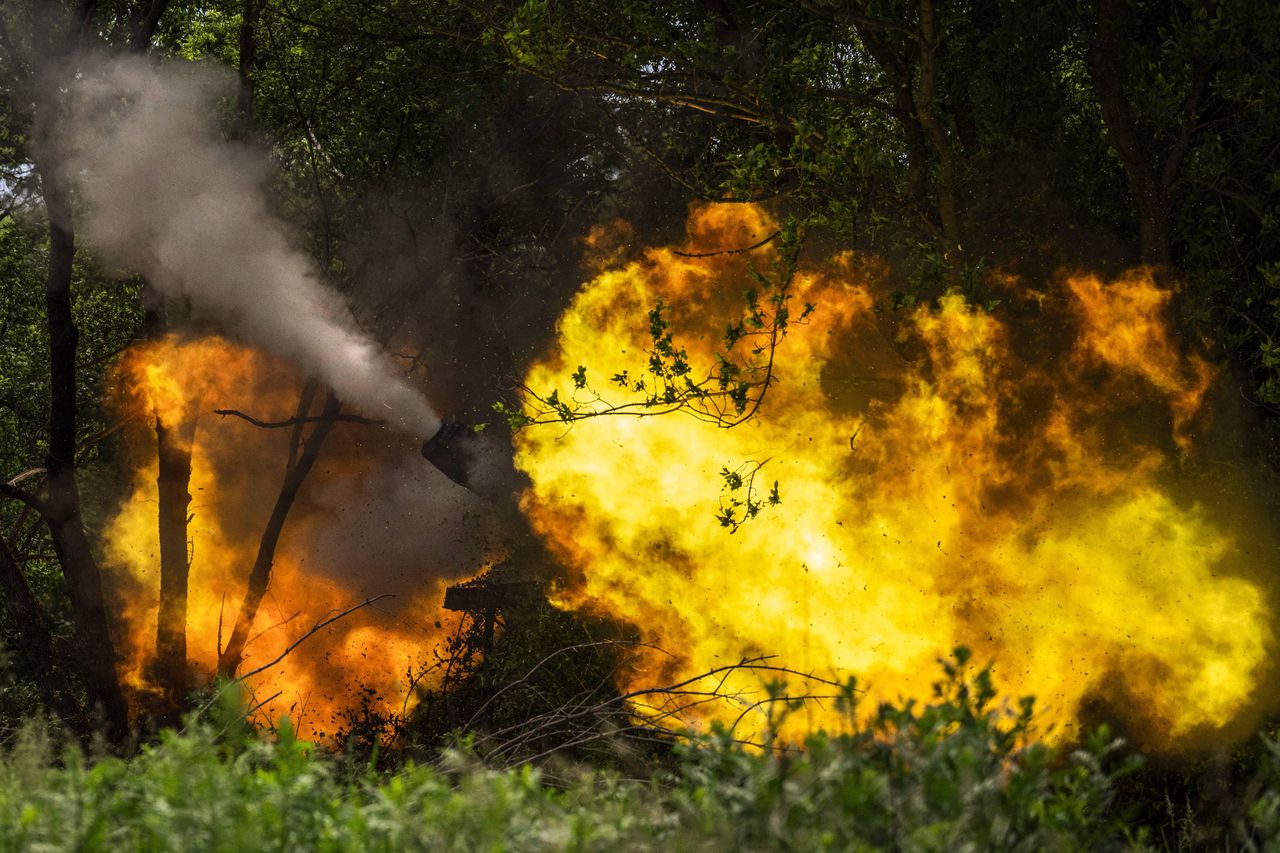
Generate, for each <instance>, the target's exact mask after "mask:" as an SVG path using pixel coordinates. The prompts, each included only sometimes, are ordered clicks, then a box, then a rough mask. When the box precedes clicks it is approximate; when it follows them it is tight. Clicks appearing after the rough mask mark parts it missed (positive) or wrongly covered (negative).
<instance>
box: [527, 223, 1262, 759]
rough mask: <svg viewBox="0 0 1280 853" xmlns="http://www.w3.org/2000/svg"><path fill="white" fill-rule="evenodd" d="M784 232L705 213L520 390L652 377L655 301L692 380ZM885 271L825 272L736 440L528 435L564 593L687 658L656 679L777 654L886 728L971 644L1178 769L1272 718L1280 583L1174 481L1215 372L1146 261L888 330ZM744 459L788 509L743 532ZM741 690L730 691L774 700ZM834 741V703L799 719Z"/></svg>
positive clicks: (620, 420) (639, 423) (682, 427)
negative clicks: (854, 689) (1167, 756)
mask: <svg viewBox="0 0 1280 853" xmlns="http://www.w3.org/2000/svg"><path fill="white" fill-rule="evenodd" d="M777 227H778V226H777V223H775V222H773V221H772V220H771V219H770V218H769V217H768V215H767V214H765V213H764V212H762V211H761V210H760V209H759V208H756V207H752V206H745V205H723V206H706V207H701V208H698V209H695V211H694V212H693V213H692V215H691V218H690V221H689V239H688V243H687V244H686V245H684V246H680V247H668V248H658V249H650V250H646V251H644V252H643V253H642V254H641V255H640V256H639V257H638V258H637V259H636V260H633V261H630V262H620V261H616V260H615V261H613V262H612V265H611V266H610V268H607V269H604V270H603V271H602V272H600V273H599V274H598V275H597V276H596V277H595V278H594V279H593V280H591V281H590V282H589V283H588V284H586V285H585V286H584V288H583V289H582V291H581V292H580V294H579V295H578V296H577V298H576V299H575V301H574V302H573V303H572V305H571V307H570V308H569V309H568V311H567V312H566V313H565V314H564V316H563V317H562V319H561V321H560V325H559V329H558V332H559V334H558V340H557V342H556V344H555V346H554V347H553V351H552V352H551V354H550V355H548V356H547V357H546V358H545V359H544V360H542V361H541V362H540V363H538V364H536V365H535V366H534V367H533V368H532V369H531V370H530V371H529V373H528V375H527V377H526V380H525V384H526V385H527V386H528V387H529V388H530V389H534V390H536V391H538V392H546V391H547V390H548V389H554V388H558V389H560V394H561V395H562V396H561V397H560V399H570V398H571V397H572V396H573V394H574V392H573V391H572V389H566V385H567V384H568V383H567V381H566V377H568V376H569V374H570V373H571V372H573V371H575V369H576V368H577V367H578V366H579V365H585V366H587V367H588V368H589V371H590V375H592V376H611V375H613V374H620V373H622V372H623V371H628V370H630V371H631V372H632V373H633V374H634V373H635V372H636V369H637V367H640V368H641V370H643V365H644V363H645V360H646V359H647V358H648V353H647V350H648V349H649V348H651V338H650V337H649V336H648V332H649V329H648V328H646V327H645V324H644V322H643V318H644V316H645V313H646V312H647V311H649V310H650V309H651V308H652V307H653V306H654V305H655V304H656V303H657V302H659V301H660V300H661V301H662V302H663V303H664V304H666V305H667V306H669V309H668V310H669V316H670V317H671V318H672V326H673V328H674V329H675V333H676V340H677V342H678V344H679V345H680V346H683V347H685V348H687V350H688V352H689V356H690V360H691V361H693V362H695V363H700V364H710V363H713V361H712V360H713V359H714V356H715V353H716V351H717V349H718V348H720V347H721V346H722V344H721V340H722V335H723V331H724V323H725V320H726V317H727V316H728V315H729V314H730V313H731V312H732V311H733V310H735V309H733V307H732V306H733V304H734V300H738V299H740V298H741V297H740V294H741V293H742V292H743V291H744V290H746V289H747V287H749V286H750V281H751V279H750V275H749V268H748V265H749V264H753V265H755V266H756V267H758V268H767V266H768V265H769V264H770V263H772V262H773V261H774V260H776V255H775V252H776V249H775V248H774V246H773V245H772V244H770V245H768V246H765V247H763V248H760V249H758V250H755V251H753V252H740V251H739V252H727V251H724V250H729V249H733V248H737V247H745V246H750V245H752V244H754V243H756V242H758V241H759V240H760V239H761V238H762V237H764V236H765V235H768V234H770V233H771V232H773V231H774V230H776V229H777ZM718 250H719V253H717V251H718ZM885 277H886V274H885V271H884V269H883V267H882V265H880V264H877V263H876V262H872V261H868V260H866V259H862V258H860V257H858V256H855V255H852V254H847V253H846V254H840V255H837V256H836V257H834V258H831V259H829V260H827V261H823V262H820V263H809V264H807V265H802V266H801V268H800V271H799V272H798V274H797V276H796V278H795V281H794V285H793V288H794V295H793V303H794V304H796V305H802V304H804V303H806V302H811V303H813V304H814V305H816V311H815V312H814V313H813V314H812V316H811V317H810V318H809V320H808V322H806V323H804V324H795V323H793V324H792V326H791V328H790V330H789V333H788V335H787V337H786V338H785V339H784V340H783V341H782V343H781V344H780V346H779V350H778V374H777V375H778V381H777V383H776V384H775V385H774V386H773V387H772V388H771V389H770V390H769V392H768V396H767V397H766V400H765V403H764V405H763V407H762V408H761V410H760V412H759V414H758V415H757V416H756V417H755V418H753V419H752V420H750V421H748V422H747V423H744V424H742V425H740V426H736V427H734V428H733V429H722V428H718V427H717V426H716V425H715V424H712V423H707V422H705V421H704V420H699V419H697V418H692V417H683V416H681V415H678V414H676V415H669V416H665V417H655V418H636V417H629V416H625V415H616V416H600V417H595V418H588V419H586V420H582V421H579V422H576V423H575V424H574V425H573V426H572V427H571V428H569V429H567V430H566V429H564V428H559V429H557V428H547V427H532V428H527V429H525V430H523V431H521V432H520V433H519V434H518V441H517V444H518V458H517V462H518V465H519V466H520V467H521V468H522V469H523V470H524V471H526V472H527V473H528V475H529V476H530V478H531V480H532V487H531V488H530V489H529V490H528V491H527V493H526V495H525V498H524V507H525V510H526V512H527V514H528V516H529V517H530V519H531V520H532V523H533V524H534V526H535V528H536V529H537V530H538V531H539V533H540V534H541V535H542V536H544V537H545V538H546V539H547V541H548V542H549V543H550V544H551V546H552V547H553V549H554V550H555V551H556V553H557V554H558V555H559V556H560V558H561V559H563V561H564V562H565V563H566V564H567V566H569V567H570V571H571V575H570V580H569V581H568V583H567V584H566V585H565V586H564V588H563V589H562V590H561V591H560V593H559V603H560V604H562V605H563V606H565V607H569V608H576V609H582V610H587V611H591V612H594V613H600V614H605V615H609V616H613V617H616V618H618V619H621V620H623V621H625V622H627V623H630V624H632V625H634V626H636V627H637V628H638V630H639V631H640V633H641V635H642V637H643V638H644V639H645V640H647V641H650V642H652V643H654V644H655V645H657V646H660V647H662V648H663V649H665V650H666V652H667V653H669V654H670V655H671V657H667V656H666V655H660V654H656V653H655V654H654V655H652V656H651V657H648V658H646V660H645V661H644V662H643V663H642V665H641V666H640V668H639V670H638V671H637V673H636V674H635V675H634V676H633V680H634V681H635V682H636V683H637V684H639V683H641V682H643V683H646V684H648V683H652V682H655V681H657V682H661V680H662V679H664V678H667V679H672V680H674V679H676V678H680V677H687V676H690V675H694V674H697V673H699V672H703V671H705V670H707V669H709V668H711V667H713V666H716V665H720V664H724V663H732V662H734V661H737V660H740V659H742V658H744V657H745V656H752V655H757V654H770V655H777V656H778V661H779V662H780V663H782V664H784V665H787V666H790V667H793V668H795V669H797V670H801V671H813V672H817V673H820V674H824V675H829V676H835V677H840V678H843V677H846V676H849V675H856V676H857V677H858V679H859V685H860V686H862V687H863V688H865V689H866V690H867V691H868V694H869V695H868V696H867V701H865V702H864V703H863V707H864V708H868V709H872V708H874V706H875V704H876V703H877V702H878V701H882V700H893V699H898V698H902V697H906V698H915V699H921V700H926V699H928V698H929V696H930V686H931V682H932V681H933V680H935V675H936V673H937V666H936V663H935V661H936V659H938V658H941V657H945V656H947V655H948V654H949V652H950V651H951V650H952V649H953V648H954V647H956V646H958V645H965V646H968V647H970V648H971V649H972V650H973V651H974V653H975V660H976V661H977V662H980V663H985V662H987V661H990V662H992V663H993V667H994V675H995V677H996V682H997V684H998V685H999V686H1000V687H1002V688H1003V689H1004V691H1005V695H1006V696H1007V697H1008V698H1010V699H1012V698H1016V697H1020V696H1023V695H1028V694H1031V695H1034V696H1035V697H1036V698H1037V706H1038V707H1039V708H1040V709H1041V720H1042V722H1045V723H1048V724H1051V725H1052V726H1053V728H1054V731H1056V732H1057V733H1058V735H1057V736H1060V737H1061V736H1070V733H1071V732H1073V731H1074V730H1075V729H1076V727H1078V726H1079V724H1080V723H1081V722H1082V721H1087V720H1089V719H1091V718H1092V717H1091V716H1090V715H1091V714H1097V713H1099V712H1101V713H1104V714H1106V715H1107V716H1110V717H1113V718H1114V717H1118V718H1119V719H1120V721H1121V722H1123V723H1125V724H1126V725H1127V727H1128V729H1129V730H1130V734H1131V736H1133V737H1135V738H1136V739H1137V740H1138V741H1139V743H1140V744H1141V745H1142V746H1144V747H1147V748H1150V749H1159V750H1182V749H1190V748H1194V747H1195V746H1196V744H1198V743H1202V742H1204V740H1205V738H1206V737H1207V736H1210V735H1211V736H1214V737H1221V736H1224V735H1225V734H1227V733H1229V732H1231V731H1235V730H1236V729H1237V728H1238V727H1239V726H1241V725H1244V724H1246V722H1249V723H1251V722H1254V721H1256V719H1257V717H1258V715H1259V714H1260V713H1261V712H1262V710H1263V709H1264V706H1266V705H1267V704H1268V703H1269V702H1270V700H1269V699H1266V700H1264V699H1263V698H1262V697H1261V695H1260V694H1261V690H1262V686H1261V685H1262V684H1263V683H1264V680H1265V678H1264V677H1265V675H1266V673H1267V672H1268V670H1269V666H1270V654H1271V650H1272V646H1273V642H1274V635H1273V628H1272V596H1273V594H1274V589H1273V586H1272V581H1271V580H1270V579H1269V575H1268V573H1269V572H1270V571H1271V569H1272V566H1271V565H1270V564H1265V565H1258V564H1257V561H1258V560H1259V559H1262V558H1260V557H1259V556H1258V549H1256V548H1253V549H1252V550H1250V548H1251V546H1250V543H1249V541H1248V538H1249V535H1250V534H1249V533H1248V532H1247V531H1245V530H1244V529H1242V528H1243V523H1242V522H1241V523H1234V522H1232V521H1231V520H1230V519H1229V518H1225V519H1224V513H1222V512H1215V511H1214V507H1212V506H1209V505H1207V504H1206V503H1205V502H1203V501H1199V500H1197V499H1196V498H1195V494H1196V489H1195V486H1194V484H1191V483H1189V482H1187V479H1188V478H1186V477H1184V476H1182V475H1180V473H1179V469H1180V468H1181V467H1183V465H1182V464H1181V463H1182V462H1185V460H1186V459H1188V458H1189V457H1188V455H1187V454H1190V453H1192V452H1193V448H1192V439H1193V436H1194V435H1195V434H1196V430H1197V428H1198V427H1199V426H1203V423H1204V422H1205V420H1206V417H1205V415H1204V413H1203V411H1202V409H1203V408H1205V407H1204V406H1203V405H1202V403H1203V402H1204V400H1205V397H1206V394H1207V392H1208V391H1209V390H1210V386H1211V382H1212V379H1213V375H1214V371H1213V370H1212V369H1211V368H1210V367H1209V365H1208V364H1207V363H1206V362H1205V361H1204V360H1203V359H1201V358H1200V357H1198V356H1196V355H1194V354H1188V353H1186V352H1184V351H1183V350H1181V349H1180V348H1179V346H1178V345H1177V344H1176V342H1175V338H1174V336H1173V335H1172V333H1171V332H1170V330H1169V327H1168V325H1167V322H1166V314H1167V308H1168V301H1169V299H1170V295H1169V293H1168V292H1167V291H1165V290H1162V289H1160V288H1159V287H1158V286H1157V285H1156V284H1155V282H1154V281H1153V279H1152V277H1151V276H1150V275H1149V274H1147V273H1146V272H1144V271H1135V272H1130V273H1127V274H1125V275H1122V276H1120V277H1118V278H1116V279H1115V280H1111V281H1106V280H1103V279H1101V278H1099V277H1097V276H1093V275H1065V276H1063V277H1062V279H1061V280H1060V281H1057V282H1055V283H1053V284H1052V285H1051V286H1047V287H1046V288H1045V289H1044V290H1042V291H1033V290H1031V289H1029V288H1026V287H1025V285H1022V284H1020V283H1018V282H1016V281H1012V280H1007V281H1005V282H1004V284H1003V285H1002V287H1003V288H1004V289H1003V292H1002V294H1001V296H1002V297H1003V300H1004V303H1003V304H1001V305H999V306H990V305H983V306H979V305H975V304H972V303H971V302H970V301H967V300H966V298H965V297H963V296H961V295H959V294H956V293H951V294H948V295H945V296H943V297H942V298H941V299H939V300H938V301H937V302H936V304H932V305H920V306H917V307H907V308H902V309H900V310H897V311H895V310H893V309H891V308H889V307H888V306H887V300H886V299H885V298H884V296H885V295H886V294H887V290H888V288H887V287H886V285H885V284H884V279H885ZM993 286H997V285H995V284H993ZM719 309H723V310H722V311H721V310H719ZM579 396H582V395H581V394H580V395H579ZM584 405H588V406H590V405H592V403H591V402H590V401H589V400H587V401H585V402H584ZM742 463H753V464H759V463H763V467H762V468H761V469H760V472H759V474H758V476H759V477H761V478H767V480H764V481H765V482H767V483H770V484H771V483H772V481H773V480H775V479H776V480H777V481H778V483H779V488H780V497H781V504H780V505H778V506H776V507H768V508H766V509H765V510H764V511H762V512H761V514H760V516H759V517H758V518H755V519H754V520H751V521H750V522H748V523H747V524H745V525H743V526H742V527H741V528H739V529H737V530H736V532H734V533H733V534H732V535H730V534H729V533H728V531H727V530H726V529H725V528H724V527H722V526H721V523H720V522H719V521H718V520H717V518H716V508H717V506H718V504H719V501H720V500H721V497H722V495H721V487H722V483H723V481H722V479H721V477H720V475H719V472H720V471H721V469H722V468H724V467H726V466H728V467H729V468H731V469H732V468H733V467H734V466H735V465H739V464H742ZM740 678H741V683H739V684H737V685H734V684H730V685H728V689H730V690H732V689H735V688H737V689H742V690H744V691H750V690H752V689H753V688H758V687H759V685H758V684H751V683H748V682H750V681H751V679H750V678H749V676H747V675H745V674H744V675H741V676H740ZM756 695H759V691H758V690H757V691H756ZM840 724H841V720H840V719H838V718H837V717H836V715H835V712H834V711H832V710H830V709H826V710H824V709H822V708H819V707H817V706H810V707H809V709H808V710H807V712H806V713H805V714H802V715H798V716H796V717H793V718H792V719H791V721H790V722H789V723H788V725H789V726H790V727H791V731H792V732H793V733H794V734H799V733H800V731H801V730H802V729H807V728H810V727H814V726H827V727H837V726H839V725H840Z"/></svg>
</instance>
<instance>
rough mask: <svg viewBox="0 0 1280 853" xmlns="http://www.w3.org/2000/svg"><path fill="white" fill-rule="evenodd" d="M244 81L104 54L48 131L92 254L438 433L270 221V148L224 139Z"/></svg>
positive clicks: (408, 422) (378, 412)
mask: <svg viewBox="0 0 1280 853" xmlns="http://www.w3.org/2000/svg"><path fill="white" fill-rule="evenodd" d="M235 85H236V81H235V78H234V75H233V74H232V73H231V72H230V71H229V70H228V69H225V68H222V67H221V66H216V65H206V64H196V63H190V62H177V61H173V62H159V63H158V62H155V61H152V60H148V59H145V58H120V57H113V58H106V57H100V58H97V59H89V60H87V61H83V62H82V63H81V64H80V65H79V66H78V68H77V74H76V75H75V82H74V83H73V84H72V86H71V91H70V93H69V94H70V98H69V104H68V107H67V110H66V116H65V119H64V120H63V121H61V122H58V123H57V124H56V126H52V127H47V128H45V135H46V136H47V144H49V145H51V146H54V147H55V150H56V151H57V153H58V155H59V157H60V158H61V160H62V162H63V164H64V166H65V168H66V170H67V172H68V173H69V175H70V177H71V178H72V179H73V181H74V183H75V185H76V186H77V188H78V189H79V191H80V193H81V196H82V197H83V199H84V201H85V202H86V203H87V204H86V208H87V209H86V211H85V215H84V219H83V232H84V236H85V237H86V238H87V240H88V242H89V244H90V247H91V248H92V249H93V250H94V252H95V254H96V255H98V256H99V257H101V258H102V259H103V260H105V261H107V262H108V263H111V264H114V265H117V266H120V267H124V268H126V269H127V270H129V271H131V272H138V273H142V274H143V275H145V276H146V277H147V280H148V281H149V282H150V283H151V284H152V285H153V286H155V287H156V288H158V289H159V290H160V291H162V292H164V293H165V294H167V295H169V296H171V297H182V298H185V299H186V300H189V302H190V305H191V307H192V309H193V313H194V315H195V317H196V319H207V320H209V321H212V322H213V323H214V324H215V325H217V326H218V327H219V328H222V329H226V330H227V331H229V332H233V333H234V334H236V335H238V336H241V337H243V338H244V339H246V340H248V341H250V342H252V343H253V344H255V345H256V346H259V347H262V348H264V349H267V350H269V351H271V352H273V353H275V354H277V355H280V356H283V357H285V358H288V359H290V360H292V361H294V362H296V363H297V364H299V365H300V366H302V367H303V368H305V369H306V370H308V371H309V372H311V373H312V374H314V375H315V376H316V377H318V378H320V379H322V380H324V381H325V382H327V383H328V384H329V385H331V386H332V387H333V388H334V390H335V391H336V392H337V393H338V396H339V397H341V398H342V399H343V400H344V401H346V402H348V403H351V404H353V405H356V406H359V407H360V408H361V409H362V410H363V411H364V413H365V414H367V415H370V416H372V417H377V418H383V419H386V420H388V421H390V422H392V423H393V424H395V425H397V426H398V427H400V428H401V429H404V430H407V431H409V432H412V433H414V434H416V435H419V436H423V437H425V436H430V435H431V434H433V433H434V432H435V431H436V429H437V428H438V427H439V420H438V418H437V417H436V415H435V414H434V413H433V412H432V411H431V409H430V407H429V406H428V405H427V403H426V401H425V399H424V398H423V397H422V396H421V395H420V394H419V393H417V392H416V391H415V390H414V389H412V388H410V387H409V386H408V385H407V384H406V383H405V382H404V381H403V380H402V379H401V378H400V377H398V376H396V375H395V373H394V371H393V369H392V365H391V364H390V363H389V361H388V359H387V357H386V355H385V354H384V353H383V352H382V351H381V350H380V349H379V347H378V346H377V345H376V344H375V343H374V342H373V341H371V340H369V339H368V337H366V336H365V335H364V334H362V333H361V332H360V331H359V329H358V328H357V326H356V322H355V320H354V318H353V317H352V314H351V311H350V309H349V308H348V307H347V305H346V304H345V303H344V302H343V300H342V299H341V297H339V295H338V294H337V293H335V292H333V291H332V290H331V289H329V288H327V287H326V286H325V285H324V283H323V282H322V281H321V278H320V274H319V271H318V270H317V269H316V267H315V264H314V263H313V262H312V261H311V260H310V259H309V258H308V257H307V255H306V254H305V253H304V252H302V251H301V250H299V249H298V248H296V247H295V246H294V245H292V244H291V242H290V237H289V236H288V233H287V229H286V227H285V226H284V224H283V223H282V222H281V221H280V220H279V219H278V218H277V217H276V216H274V215H273V214H272V213H271V211H270V209H269V207H268V204H267V201H266V197H265V189H264V185H265V183H266V182H267V180H268V176H269V174H270V162H269V160H268V158H267V157H266V156H265V154H264V152H261V151H258V150H256V149H253V148H250V147H248V146H245V145H239V144H233V143H229V142H227V141H226V140H225V138H224V134H223V133H222V131H221V128H220V127H219V116H220V114H222V113H223V112H224V104H225V101H226V99H227V98H228V96H230V95H232V94H234V92H235Z"/></svg>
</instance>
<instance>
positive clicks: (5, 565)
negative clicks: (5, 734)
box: [0, 541, 85, 733]
mask: <svg viewBox="0 0 1280 853" xmlns="http://www.w3.org/2000/svg"><path fill="white" fill-rule="evenodd" d="M0 591H3V593H4V597H5V606H6V607H7V608H8V610H9V616H10V617H11V618H12V619H13V621H14V625H15V626H16V627H17V629H18V644H19V646H20V651H21V653H22V655H23V657H25V658H26V659H27V663H28V664H29V665H30V666H31V671H32V673H33V674H34V675H35V679H36V689H37V690H39V691H40V698H41V699H42V700H43V701H44V704H45V706H46V707H48V708H50V709H51V710H52V711H53V712H54V713H56V714H58V716H60V717H61V718H62V720H63V721H64V722H65V723H67V724H68V725H70V726H72V727H73V728H74V729H76V730H77V731H80V732H81V733H85V720H84V719H83V715H82V714H81V709H80V706H79V705H78V704H77V702H76V698H75V694H74V693H73V692H72V690H71V685H70V684H69V683H68V682H67V679H66V676H65V675H64V674H63V672H62V670H61V669H59V668H58V665H57V664H56V663H55V662H56V661H63V662H65V661H67V659H68V658H67V656H66V655H65V654H60V653H59V650H58V649H57V643H56V641H55V640H54V636H53V632H52V631H51V630H50V628H49V618H48V616H47V615H46V614H45V611H44V608H43V607H41V606H40V602H39V601H37V600H36V597H35V595H33V594H32V592H31V586H30V585H29V584H28V583H27V576H26V575H25V574H23V572H22V566H21V565H20V564H19V563H18V561H17V559H16V558H15V557H14V555H13V553H12V551H10V549H9V545H8V544H7V543H6V542H3V541H0Z"/></svg>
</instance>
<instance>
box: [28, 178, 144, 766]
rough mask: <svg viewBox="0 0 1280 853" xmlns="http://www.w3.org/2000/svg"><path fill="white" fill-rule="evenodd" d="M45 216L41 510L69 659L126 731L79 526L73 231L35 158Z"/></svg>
mask: <svg viewBox="0 0 1280 853" xmlns="http://www.w3.org/2000/svg"><path fill="white" fill-rule="evenodd" d="M37 169H38V171H39V173H40V184H41V190H42V192H43V195H44V200H45V209H46V211H47V214H48V219H49V270H48V276H47V278H46V281H45V312H46V319H47V323H48V329H49V374H50V400H49V447H48V453H47V456H46V460H45V469H46V470H47V471H48V497H47V499H46V506H45V509H44V512H42V513H41V514H42V516H43V517H44V519H45V522H46V523H47V524H48V526H49V532H50V534H51V535H52V537H53V543H54V547H55V549H56V550H57V552H58V558H59V562H60V563H61V564H62V570H63V575H64V577H65V579H66V586H67V595H68V597H69V598H70V599H71V610H72V613H73V615H74V618H75V623H76V645H77V655H76V657H77V660H78V661H79V662H80V668H81V674H82V677H83V678H84V680H85V687H86V689H87V690H88V693H89V697H90V699H91V701H93V702H94V703H96V704H99V705H101V706H102V710H103V712H104V714H105V719H106V723H107V734H108V736H109V737H110V738H111V739H112V740H114V741H120V740H123V739H124V738H125V737H127V735H128V729H129V709H128V705H127V703H126V702H125V698H124V691H123V689H122V687H121V685H120V680H119V676H118V673H117V672H116V655H115V646H114V644H113V642H112V639H111V632H110V628H109V619H108V614H107V608H106V600H105V597H104V595H103V589H102V572H101V570H100V569H99V567H98V564H97V561H96V560H95V559H94V556H93V551H92V549H91V548H90V545H89V539H88V536H87V535H86V534H85V529H84V521H83V518H82V515H81V510H80V491H79V487H78V485H77V483H76V468H75V453H76V446H77V441H76V425H77V400H76V352H77V348H78V345H79V340H80V331H79V329H78V328H77V327H76V324H75V319H74V317H73V316H72V312H71V278H72V270H73V265H74V261H75V231H74V228H73V225H72V217H71V197H70V189H69V187H67V186H66V185H65V183H64V182H63V178H62V176H61V175H60V174H59V173H58V171H57V169H55V168H50V167H49V166H48V165H47V164H43V163H37Z"/></svg>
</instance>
